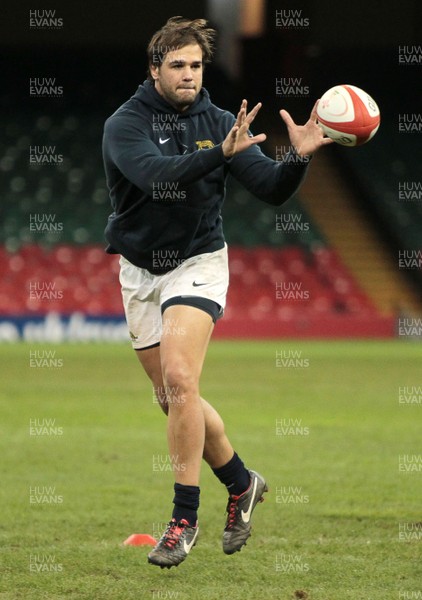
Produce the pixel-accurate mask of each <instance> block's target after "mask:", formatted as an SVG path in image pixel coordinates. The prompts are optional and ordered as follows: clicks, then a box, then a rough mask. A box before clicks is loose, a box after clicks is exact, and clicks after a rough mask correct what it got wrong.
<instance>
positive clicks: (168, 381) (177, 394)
mask: <svg viewBox="0 0 422 600" xmlns="http://www.w3.org/2000/svg"><path fill="white" fill-rule="evenodd" d="M163 379H164V385H165V388H166V396H167V402H168V403H169V404H176V403H178V404H183V403H184V402H183V400H185V401H186V399H187V398H188V397H190V396H191V395H197V394H198V378H197V377H196V376H195V375H193V374H192V370H191V369H190V368H189V367H188V366H187V365H184V364H181V363H172V364H169V365H167V366H163Z"/></svg>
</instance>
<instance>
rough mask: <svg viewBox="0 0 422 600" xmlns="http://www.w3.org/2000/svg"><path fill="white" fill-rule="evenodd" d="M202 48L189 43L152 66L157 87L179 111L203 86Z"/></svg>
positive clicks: (191, 100)
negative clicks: (159, 63)
mask: <svg viewBox="0 0 422 600" xmlns="http://www.w3.org/2000/svg"><path fill="white" fill-rule="evenodd" d="M202 72H203V64H202V50H201V47H200V46H198V44H189V45H188V46H183V48H179V49H178V50H173V51H172V52H168V53H167V54H166V55H165V57H164V60H163V62H162V64H161V65H160V66H159V67H157V66H151V75H152V77H153V78H154V82H155V89H156V90H157V92H158V93H159V94H161V96H163V97H164V98H165V99H166V100H167V102H169V104H171V105H172V106H174V107H175V108H176V109H177V110H179V111H181V112H182V111H184V110H186V109H187V108H188V107H189V106H190V105H191V104H192V103H193V102H194V101H195V98H196V96H197V95H198V93H199V91H200V89H201V87H202Z"/></svg>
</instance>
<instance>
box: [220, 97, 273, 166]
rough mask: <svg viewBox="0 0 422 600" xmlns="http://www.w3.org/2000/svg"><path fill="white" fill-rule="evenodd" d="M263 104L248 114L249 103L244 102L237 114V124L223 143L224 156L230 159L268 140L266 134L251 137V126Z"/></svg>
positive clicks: (259, 104)
mask: <svg viewBox="0 0 422 600" xmlns="http://www.w3.org/2000/svg"><path fill="white" fill-rule="evenodd" d="M261 106H262V104H261V102H258V104H257V105H256V106H255V107H254V108H253V109H252V110H251V111H250V113H248V103H247V101H246V100H242V104H241V105H240V110H239V112H238V113H237V119H236V123H235V124H234V125H233V127H232V128H231V130H230V131H229V133H228V135H227V137H226V139H225V140H224V142H223V154H224V156H225V157H226V158H230V157H231V156H234V155H235V154H238V153H239V152H243V150H246V149H247V148H250V146H253V145H254V144H260V143H261V142H264V141H265V140H266V139H267V136H266V135H265V133H260V134H259V135H254V136H252V135H250V133H248V132H249V126H250V124H251V123H252V121H253V120H254V119H255V117H256V115H257V114H258V111H259V109H260V108H261Z"/></svg>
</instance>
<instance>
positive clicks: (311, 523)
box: [0, 340, 422, 600]
mask: <svg viewBox="0 0 422 600" xmlns="http://www.w3.org/2000/svg"><path fill="white" fill-rule="evenodd" d="M34 351H35V352H38V354H37V355H36V356H37V357H38V358H37V360H38V361H39V360H41V358H40V357H42V356H43V357H47V358H45V360H47V361H49V362H47V363H44V365H43V364H42V362H38V363H36V362H35V363H34V362H33V363H32V364H34V365H37V364H38V366H32V367H31V366H29V365H30V352H34ZM47 352H51V353H50V354H49V355H48V354H45V353H47ZM280 352H282V353H283V354H282V355H280V354H278V355H276V353H280ZM294 353H295V354H294ZM32 356H34V355H33V354H32ZM277 356H278V357H279V358H280V356H282V357H284V359H283V360H277ZM286 356H288V357H290V358H291V357H294V358H293V359H292V360H293V362H292V361H291V360H290V358H289V359H288V360H285V358H286ZM421 359H422V348H421V346H419V345H417V344H412V343H406V342H399V341H392V342H324V343H323V342H298V341H293V340H282V341H279V342H213V343H212V344H211V346H210V349H209V353H208V357H207V360H206V364H205V368H204V373H203V377H202V393H203V395H204V397H206V398H207V399H208V400H209V401H211V402H212V403H213V404H214V406H215V407H216V408H217V409H218V410H219V411H220V412H221V414H222V416H223V418H224V420H225V423H226V429H227V432H228V434H229V437H230V438H231V440H232V443H233V445H234V447H235V449H236V450H237V452H238V453H239V454H240V456H241V457H242V458H243V459H244V461H245V463H246V464H247V466H249V467H251V468H254V469H256V470H258V471H259V472H261V473H262V474H263V475H265V477H266V478H267V481H268V484H269V486H270V491H269V493H268V494H266V501H265V502H264V503H263V504H262V505H258V507H257V509H256V512H255V513H254V519H253V523H254V528H253V534H252V538H251V539H250V541H249V542H248V544H247V546H246V548H244V549H243V550H242V551H241V552H240V553H237V554H236V555H234V556H225V555H224V554H223V553H222V550H221V535H222V529H223V526H224V520H225V504H226V499H227V496H226V492H225V489H224V488H223V487H222V486H221V484H220V483H219V482H218V481H217V480H216V479H215V477H214V476H213V474H212V473H211V471H210V469H209V468H208V467H207V465H205V464H204V468H203V473H202V480H201V490H202V496H201V507H200V527H201V531H200V538H199V543H198V545H197V546H196V547H195V548H194V549H193V551H192V553H191V554H190V556H189V557H188V558H187V560H186V561H185V563H183V564H182V565H180V566H179V567H178V568H173V569H171V570H169V571H168V570H161V569H159V568H157V567H154V566H152V565H148V564H147V561H146V554H147V552H148V548H147V547H137V548H133V547H122V545H121V544H122V541H123V540H124V539H125V538H126V537H127V536H129V535H130V534H131V533H140V532H142V533H149V534H151V535H154V536H156V537H157V536H158V534H159V532H161V529H162V527H163V526H164V524H165V522H166V521H167V520H168V519H169V517H170V511H171V499H172V484H173V477H172V473H171V471H170V470H169V467H168V466H166V461H167V447H166V437H165V417H164V415H162V414H161V411H160V410H159V409H158V407H157V405H156V404H155V403H154V402H153V395H152V388H151V385H150V384H149V382H148V381H147V379H146V376H144V374H143V372H142V370H141V368H140V366H139V365H138V363H137V361H136V358H135V357H134V356H133V352H132V350H131V349H130V348H129V347H126V346H122V345H63V346H62V345H60V346H48V347H47V346H46V345H24V344H19V345H12V346H6V345H4V346H0V365H1V366H0V369H1V382H2V385H1V388H2V390H1V396H0V398H1V425H0V426H1V437H0V445H1V465H2V475H1V487H0V494H1V506H2V515H1V516H2V518H1V519H0V535H1V538H0V539H1V554H0V556H1V563H2V568H1V572H2V576H1V584H0V598H1V599H2V600H6V599H7V600H9V599H10V600H12V599H18V598H19V599H25V600H32V599H43V600H44V599H69V600H76V599H82V598H83V599H85V598H86V599H89V600H91V599H93V600H96V599H101V600H105V599H110V600H120V599H122V600H131V599H136V600H139V599H141V600H144V599H145V600H154V599H159V598H161V599H163V598H168V599H169V598H175V599H177V600H184V599H193V600H196V599H198V600H199V599H206V600H214V599H219V600H221V599H222V598H230V599H232V600H237V599H242V600H244V599H253V600H257V599H261V598H270V599H282V600H292V599H295V598H305V599H309V600H366V599H367V600H375V599H380V600H390V599H391V600H400V599H410V598H422V566H421V554H422V553H421V548H422V523H421V521H422V514H421V491H422V466H421V465H420V461H421V460H422V443H421V439H422V438H421V433H420V424H421V416H422V404H421V402H420V400H421V394H420V393H419V392H416V393H413V402H408V403H406V401H405V400H406V397H407V399H408V400H409V399H410V396H411V395H412V394H410V393H409V392H410V391H411V390H412V389H413V391H414V388H418V387H420V386H421V385H422V374H421V373H422V371H421ZM51 361H53V362H51ZM283 361H284V362H283ZM277 364H278V365H279V366H277ZM283 365H284V366H283ZM157 464H159V465H161V466H159V467H158V468H157V467H156V466H155V467H154V465H157ZM403 465H406V468H404V467H403Z"/></svg>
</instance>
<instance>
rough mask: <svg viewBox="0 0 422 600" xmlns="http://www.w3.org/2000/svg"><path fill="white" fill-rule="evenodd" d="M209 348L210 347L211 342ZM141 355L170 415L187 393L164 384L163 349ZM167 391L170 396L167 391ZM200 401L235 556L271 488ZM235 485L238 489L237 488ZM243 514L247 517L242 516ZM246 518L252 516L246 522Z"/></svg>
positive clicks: (227, 545) (207, 452)
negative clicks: (246, 465)
mask: <svg viewBox="0 0 422 600" xmlns="http://www.w3.org/2000/svg"><path fill="white" fill-rule="evenodd" d="M174 308H176V307H174ZM177 308H180V307H177ZM185 308H186V307H185ZM188 308H190V307H188ZM168 310H169V309H168ZM193 310H196V309H193ZM166 312H167V311H166ZM198 312H200V311H198ZM205 315H206V313H205ZM167 322H168V323H170V324H171V325H172V327H175V331H178V332H179V333H182V332H183V329H182V328H181V326H180V323H181V321H178V319H177V318H175V315H174V314H170V318H169V320H168V321H167ZM165 327H166V325H165V323H164V328H165ZM211 332H212V327H211V329H210V331H209V337H210V335H211ZM166 333H170V331H167V332H166ZM208 340H209V338H208ZM206 346H208V342H207V344H206ZM205 351H206V348H205ZM137 355H138V358H139V360H140V362H141V364H142V365H143V367H144V369H145V371H146V373H147V374H148V376H149V377H150V379H151V381H152V382H153V386H154V390H155V394H156V397H157V399H158V401H159V403H160V405H161V407H162V409H163V411H164V412H165V413H166V414H168V412H169V406H170V407H171V406H172V405H173V407H176V406H180V405H183V404H184V402H185V398H183V393H182V394H179V395H178V394H177V393H175V392H177V391H178V388H177V386H169V385H168V386H167V388H166V386H164V384H163V377H162V371H161V365H162V360H161V350H160V348H159V347H155V348H151V349H148V350H144V351H139V352H137ZM204 358H205V353H204V354H203V356H202V361H201V366H200V370H199V375H200V371H201V370H202V365H203V360H204ZM198 382H199V376H198ZM166 389H167V393H166V391H165V390H166ZM198 397H199V391H198ZM199 399H200V402H201V404H202V410H203V416H204V421H205V440H204V448H203V458H204V459H205V460H206V461H207V462H208V464H209V465H210V466H211V468H212V469H213V471H214V473H215V474H216V476H217V477H218V478H219V479H220V481H221V482H222V483H224V484H225V485H226V486H227V488H228V490H229V493H230V496H229V501H228V504H227V513H228V515H227V520H226V527H225V530H224V535H223V550H224V552H225V553H227V554H232V553H233V552H236V551H237V550H240V549H241V547H242V546H243V545H244V544H245V543H246V540H247V539H248V538H249V536H250V530H251V526H250V516H251V513H252V511H253V509H254V508H255V506H256V504H257V503H258V502H259V500H261V499H262V494H263V493H264V492H265V491H267V486H266V483H265V481H264V480H263V478H262V477H261V476H260V475H259V474H257V473H255V472H254V471H247V470H246V469H245V468H244V465H243V463H242V461H241V460H240V459H239V457H238V456H237V454H235V452H234V450H233V447H232V446H231V444H230V442H229V440H228V438H227V436H226V434H225V430H224V423H223V421H222V419H221V417H220V415H219V414H218V412H217V411H216V410H215V409H214V408H213V407H212V406H211V405H210V404H209V403H208V402H207V401H206V400H204V399H203V398H200V397H199ZM171 444H172V440H171V439H170V438H169V449H170V453H171V454H175V455H176V452H177V450H175V447H174V446H172V445H171ZM176 481H177V479H176ZM233 486H236V487H234V488H233ZM230 488H232V489H230ZM236 494H237V495H236ZM242 511H243V516H242V517H241V513H242ZM244 515H248V516H247V518H246V520H245V518H244Z"/></svg>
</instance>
